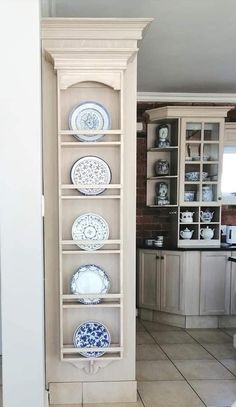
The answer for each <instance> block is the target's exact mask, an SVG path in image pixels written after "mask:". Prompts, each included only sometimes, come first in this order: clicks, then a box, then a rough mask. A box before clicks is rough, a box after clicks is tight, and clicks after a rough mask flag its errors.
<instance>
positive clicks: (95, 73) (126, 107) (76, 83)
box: [42, 18, 150, 405]
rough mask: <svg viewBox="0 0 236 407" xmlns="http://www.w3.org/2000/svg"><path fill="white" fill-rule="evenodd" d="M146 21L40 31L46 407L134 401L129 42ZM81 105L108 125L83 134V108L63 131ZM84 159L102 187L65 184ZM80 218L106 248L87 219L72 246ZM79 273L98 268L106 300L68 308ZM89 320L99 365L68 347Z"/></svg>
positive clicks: (132, 49)
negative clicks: (98, 339)
mask: <svg viewBox="0 0 236 407" xmlns="http://www.w3.org/2000/svg"><path fill="white" fill-rule="evenodd" d="M149 22H150V19H73V18H72V19H45V20H43V22H42V61H43V64H42V65H43V149H44V160H43V162H44V193H45V228H44V230H45V238H44V246H45V307H46V310H45V318H46V321H45V327H46V381H47V386H48V388H49V393H50V404H76V405H77V404H80V403H82V400H83V403H93V402H96V403H104V402H107V403H111V402H134V401H135V400H136V379H135V221H136V220H135V193H136V191H135V179H136V171H135V170H136V169H135V163H136V79H137V77H136V75H137V51H138V48H137V41H138V40H140V39H141V38H142V32H143V29H144V28H145V27H146V26H147V25H148V23H149ZM85 102H91V104H92V105H93V106H94V104H95V105H96V106H100V108H102V109H103V112H104V111H106V112H107V115H108V116H109V120H108V122H109V124H108V125H107V126H103V124H102V123H103V122H102V120H105V119H104V114H103V115H101V116H102V118H101V119H100V120H101V124H100V122H99V123H98V124H96V123H97V122H96V123H95V127H94V125H93V124H92V125H91V123H93V120H95V121H97V120H99V119H98V117H97V116H96V115H95V116H96V117H95V118H94V115H93V110H92V108H91V111H90V110H89V109H87V110H86V111H85V112H83V113H82V114H81V115H80V116H79V115H78V117H77V118H76V120H75V122H76V123H79V124H76V126H75V127H76V128H74V127H72V123H71V120H70V118H71V117H72V116H71V115H72V112H73V111H74V109H75V108H76V109H78V108H81V107H83V106H84V103H85ZM90 107H91V106H90ZM79 117H80V118H79ZM88 156H90V157H91V156H93V157H98V158H100V159H102V160H103V161H105V162H106V163H107V164H108V166H109V168H110V171H111V174H112V177H111V182H110V183H109V182H107V183H105V184H102V185H101V184H100V183H99V180H98V183H96V182H97V181H94V183H92V184H91V183H90V182H89V184H88V185H86V183H85V184H84V178H83V177H84V176H85V177H87V175H86V169H84V171H85V173H83V169H82V172H81V174H80V175H79V179H80V182H81V184H80V183H79V184H73V183H72V181H71V169H72V167H73V165H74V163H75V162H76V161H77V160H79V159H81V158H83V157H88ZM81 176H82V181H81ZM88 178H89V177H88ZM86 179H87V178H86ZM88 187H89V188H90V189H91V188H94V189H97V188H102V189H103V191H102V193H101V194H91V195H90V194H88V193H86V192H85V193H81V192H79V190H80V189H82V188H83V189H86V190H87V188H88ZM88 213H90V214H91V213H92V214H95V216H97V215H98V216H100V217H102V218H103V219H104V220H105V221H106V223H107V225H108V228H109V236H108V237H107V238H106V240H104V241H100V240H99V239H100V237H99V236H98V237H95V240H94V237H93V233H95V236H96V231H95V229H96V227H98V225H96V226H95V228H94V227H92V228H91V226H90V223H88V224H87V223H86V222H88V219H87V218H86V219H87V220H85V221H84V222H85V223H83V224H81V226H82V228H84V229H83V230H84V232H83V233H82V234H81V238H76V241H75V238H74V239H73V238H72V225H73V223H74V221H75V219H77V218H78V217H79V216H81V215H84V214H88ZM93 216H94V215H93ZM86 231H87V232H86ZM94 243H96V244H97V245H98V246H99V247H96V250H95V249H93V248H92V247H91V245H94ZM101 243H102V244H101ZM84 245H85V246H87V248H86V249H85V248H84ZM100 245H101V247H100ZM82 265H96V266H99V267H101V268H102V269H103V270H105V272H106V273H107V275H108V276H109V279H110V285H111V287H110V291H109V292H108V293H106V294H102V295H101V294H99V295H98V297H99V298H101V301H100V302H99V303H97V304H93V303H90V304H85V303H83V302H81V301H78V300H81V299H82V298H84V296H86V298H89V293H88V294H86V292H85V293H84V292H83V295H82V294H81V295H74V294H72V293H71V289H70V283H71V279H72V276H73V274H74V273H75V271H76V270H77V269H78V268H79V267H80V266H82ZM90 297H91V292H90ZM91 320H92V321H99V322H101V323H102V324H104V325H105V326H106V327H107V329H108V330H109V332H110V336H111V344H110V345H109V346H108V347H106V348H102V349H100V347H99V349H100V350H102V351H103V352H104V353H103V354H102V355H101V356H100V357H94V356H93V355H91V356H89V357H84V355H83V354H82V355H81V348H80V349H79V348H77V347H75V345H74V342H73V335H74V332H75V330H76V328H77V327H78V326H79V325H81V324H83V323H84V322H85V321H91ZM88 348H89V347H88ZM85 349H86V347H85V348H84V347H83V351H85ZM89 349H90V348H89ZM89 349H87V352H88V351H89ZM99 349H98V350H99ZM82 353H83V352H82Z"/></svg>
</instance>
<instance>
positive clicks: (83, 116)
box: [69, 101, 111, 141]
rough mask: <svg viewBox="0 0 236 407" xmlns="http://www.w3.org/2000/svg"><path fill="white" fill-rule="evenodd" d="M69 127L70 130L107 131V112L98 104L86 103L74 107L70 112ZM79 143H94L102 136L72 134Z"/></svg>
mask: <svg viewBox="0 0 236 407" xmlns="http://www.w3.org/2000/svg"><path fill="white" fill-rule="evenodd" d="M69 127H70V129H71V130H76V131H78V130H108V129H110V128H111V119H110V115H109V113H108V111H107V110H106V109H105V107H104V106H102V105H100V103H97V102H92V101H87V102H83V103H80V104H79V105H77V106H75V107H74V108H73V109H72V111H71V112H70V116H69ZM74 136H75V137H76V138H77V139H78V140H80V141H96V140H99V139H100V138H102V137H103V136H104V135H103V134H74Z"/></svg>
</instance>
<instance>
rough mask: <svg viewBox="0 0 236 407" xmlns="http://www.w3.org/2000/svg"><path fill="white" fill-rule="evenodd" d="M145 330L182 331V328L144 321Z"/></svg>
mask: <svg viewBox="0 0 236 407" xmlns="http://www.w3.org/2000/svg"><path fill="white" fill-rule="evenodd" d="M142 322H143V325H144V326H145V328H146V329H147V330H148V331H150V332H156V331H181V329H182V328H178V327H176V326H171V325H165V324H160V323H159V322H150V321H142Z"/></svg>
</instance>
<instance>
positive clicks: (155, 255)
mask: <svg viewBox="0 0 236 407" xmlns="http://www.w3.org/2000/svg"><path fill="white" fill-rule="evenodd" d="M199 264H200V253H199V252H198V251H197V252H191V253H190V252H181V251H174V250H173V251H172V250H145V249H142V250H139V256H138V280H139V307H140V308H145V309H151V310H156V311H163V312H168V313H173V314H182V315H197V314H198V313H199V293H198V292H197V291H196V287H197V286H199V270H200V267H199ZM155 296H156V297H155Z"/></svg>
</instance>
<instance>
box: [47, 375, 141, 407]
mask: <svg viewBox="0 0 236 407" xmlns="http://www.w3.org/2000/svg"><path fill="white" fill-rule="evenodd" d="M49 395H50V396H49V400H50V405H54V404H56V405H58V406H59V405H63V404H66V405H67V404H68V405H69V404H72V405H73V404H76V405H77V404H78V405H80V404H81V405H82V402H83V403H96V404H97V403H135V402H136V401H137V382H136V381H135V380H134V381H124V382H83V383H50V384H49Z"/></svg>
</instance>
